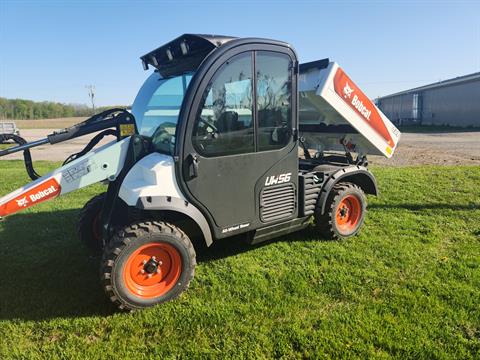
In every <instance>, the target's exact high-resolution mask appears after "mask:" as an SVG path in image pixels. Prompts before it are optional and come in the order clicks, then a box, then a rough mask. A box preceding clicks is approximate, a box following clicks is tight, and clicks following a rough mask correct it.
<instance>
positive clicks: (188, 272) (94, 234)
mask: <svg viewBox="0 0 480 360" xmlns="http://www.w3.org/2000/svg"><path fill="white" fill-rule="evenodd" d="M141 60H142V63H143V67H144V69H145V70H148V69H149V68H153V69H154V71H153V72H152V73H151V74H150V76H149V77H148V78H147V80H146V81H145V83H144V84H143V86H142V87H141V89H140V91H139V93H138V95H137V97H136V99H135V101H134V103H133V106H132V109H131V111H126V110H125V109H112V110H108V111H105V112H102V113H100V114H97V115H95V116H93V117H92V118H90V119H88V120H86V121H84V122H82V123H80V124H77V125H74V126H73V127H70V128H67V129H64V130H61V131H59V132H54V133H52V134H51V135H49V136H48V137H47V138H45V139H43V140H38V141H35V142H31V143H26V142H25V141H24V140H23V139H22V138H19V137H18V136H15V135H12V137H11V139H13V140H14V141H16V142H17V143H18V144H19V145H18V146H16V147H13V148H9V149H6V150H1V151H0V156H3V155H7V154H10V153H13V152H16V151H24V156H25V164H26V168H27V171H28V173H29V175H30V177H31V178H32V179H33V180H34V181H33V182H32V183H31V184H29V185H26V186H25V187H23V188H20V189H18V190H16V191H14V192H12V193H11V194H9V195H6V196H4V197H3V198H1V199H0V216H2V217H4V216H7V215H11V214H13V213H15V212H17V211H20V210H23V209H26V208H28V207H30V206H32V205H35V204H38V203H41V202H44V201H46V200H48V199H51V198H54V197H57V196H59V195H63V194H66V193H69V192H71V191H74V190H77V189H80V188H82V187H85V186H88V185H90V184H94V183H98V182H104V183H105V184H108V189H107V191H106V192H105V193H103V194H100V195H98V196H96V197H94V198H93V199H91V200H90V201H89V202H88V203H87V204H86V205H85V206H84V208H83V210H82V212H81V216H80V220H79V224H78V233H79V236H80V239H81V240H82V241H83V242H84V243H86V244H87V245H88V246H89V247H90V248H91V249H93V250H95V251H97V252H101V253H103V257H102V260H101V281H102V284H103V287H104V289H105V291H106V293H107V296H108V297H109V298H110V300H111V301H112V302H113V303H115V304H116V305H117V306H118V307H119V308H120V309H126V310H131V309H140V308H144V307H147V306H152V305H155V304H158V303H162V302H165V301H167V300H171V299H173V298H175V297H177V296H178V295H179V294H180V293H182V292H183V291H184V290H185V289H186V288H187V287H188V285H189V283H190V281H191V280H192V278H193V276H194V271H195V264H196V260H195V249H194V247H193V245H192V240H194V239H195V240H197V239H199V241H203V242H204V244H205V245H206V246H210V245H211V244H212V243H213V242H214V241H216V240H218V239H223V238H227V237H232V236H237V235H240V234H242V235H243V236H244V237H245V238H246V239H247V240H248V241H249V242H250V243H259V242H261V241H264V240H267V239H271V238H274V237H278V236H280V235H283V234H287V233H291V232H293V231H298V230H300V229H303V228H305V227H307V226H311V223H312V221H311V220H312V218H313V219H314V224H315V226H316V228H317V229H318V232H319V237H320V236H322V237H325V238H337V239H338V238H347V237H350V236H353V235H355V234H356V233H357V232H358V231H359V229H360V227H361V226H362V224H363V222H364V218H365V210H366V197H365V194H373V195H376V194H377V186H376V182H375V179H374V177H373V175H372V174H371V173H370V172H369V170H368V169H367V159H366V155H367V154H376V155H384V156H386V157H391V156H392V155H393V152H394V150H395V148H396V146H397V143H398V140H399V137H400V133H399V131H398V130H397V129H396V128H395V127H394V126H393V124H392V123H391V122H390V121H389V120H388V119H387V118H386V117H385V115H383V114H382V113H381V111H380V110H379V109H378V108H377V107H376V106H375V105H374V104H373V103H372V102H371V101H370V100H369V99H368V98H367V97H366V96H365V95H364V94H363V93H362V92H361V90H360V89H359V88H358V87H357V86H356V85H355V84H354V83H353V82H352V81H351V79H350V78H349V77H348V76H347V75H346V74H345V73H344V72H343V70H342V69H341V68H340V67H339V66H338V65H337V64H336V63H333V62H329V61H328V59H324V60H319V61H314V62H310V63H306V64H299V63H298V60H297V55H296V53H295V51H294V50H293V48H292V47H291V46H290V45H289V44H287V43H284V42H280V41H274V40H267V39H258V38H234V37H227V36H213V35H209V36H207V35H191V34H186V35H182V36H180V37H178V38H177V39H175V40H173V41H171V42H169V43H167V44H165V45H163V46H161V47H159V48H158V49H156V50H154V51H152V52H150V53H148V54H146V55H144V56H142V57H141ZM93 133H95V134H96V135H95V136H94V137H93V138H92V140H91V141H90V142H89V144H88V145H87V146H86V148H85V149H84V150H83V151H81V152H79V153H77V154H73V155H70V156H69V157H68V158H67V160H66V161H65V163H64V165H63V166H62V167H60V168H58V169H56V170H54V171H53V172H51V173H49V174H47V175H45V176H39V175H38V174H37V173H36V172H35V170H34V168H33V166H32V161H31V157H30V152H29V149H30V148H33V147H35V146H38V145H42V144H47V143H49V144H55V143H58V142H61V141H67V140H70V139H73V138H76V137H79V136H83V135H86V134H93ZM107 135H114V136H116V140H115V141H112V142H111V143H108V144H106V145H103V146H100V147H97V148H94V147H95V145H96V144H98V142H99V140H100V139H101V138H102V137H104V136H107Z"/></svg>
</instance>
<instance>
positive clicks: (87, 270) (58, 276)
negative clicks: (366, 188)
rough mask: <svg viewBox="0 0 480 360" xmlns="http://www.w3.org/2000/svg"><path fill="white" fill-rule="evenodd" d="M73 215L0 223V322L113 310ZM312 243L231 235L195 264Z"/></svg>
mask: <svg viewBox="0 0 480 360" xmlns="http://www.w3.org/2000/svg"><path fill="white" fill-rule="evenodd" d="M77 216H78V210H64V211H58V210H57V211H54V212H41V213H33V214H29V213H21V214H17V215H15V216H12V217H9V218H6V219H4V221H3V222H2V227H3V230H2V231H1V232H0V239H1V241H0V320H2V319H3V320H14V319H20V320H36V321H39V320H46V319H51V318H71V317H85V316H107V315H111V314H113V313H115V312H116V309H115V308H114V307H113V305H112V304H111V303H110V301H109V300H108V299H107V298H106V297H105V295H104V292H103V289H102V287H101V285H100V281H99V275H98V269H99V263H100V258H99V257H92V256H90V255H89V254H88V251H87V250H86V248H85V247H84V246H83V245H82V244H80V243H79V241H78V239H77V236H76V234H75V224H76V219H77ZM312 239H315V240H318V234H317V233H316V232H315V231H314V230H312V229H309V228H307V229H305V230H303V231H302V232H300V233H294V234H291V235H286V236H283V237H280V238H277V239H275V240H270V241H266V242H263V243H261V244H258V245H250V244H247V243H246V241H245V240H244V238H242V237H240V236H237V237H233V238H229V239H224V240H221V241H217V242H215V243H214V244H213V245H212V246H211V247H210V248H206V247H205V246H196V249H197V260H198V262H210V261H215V260H219V259H222V258H225V257H229V256H233V255H237V254H241V253H243V252H246V251H250V250H254V249H256V248H258V247H261V246H266V245H268V244H270V243H271V242H273V241H309V240H312Z"/></svg>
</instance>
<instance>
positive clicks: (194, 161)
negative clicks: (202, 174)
mask: <svg viewBox="0 0 480 360" xmlns="http://www.w3.org/2000/svg"><path fill="white" fill-rule="evenodd" d="M189 157H190V161H191V163H190V170H189V176H190V179H193V178H196V177H198V163H199V161H198V155H197V154H195V153H191V154H190V155H189Z"/></svg>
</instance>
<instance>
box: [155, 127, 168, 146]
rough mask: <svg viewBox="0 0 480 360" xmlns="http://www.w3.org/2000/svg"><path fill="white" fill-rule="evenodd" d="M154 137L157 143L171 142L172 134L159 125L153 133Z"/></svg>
mask: <svg viewBox="0 0 480 360" xmlns="http://www.w3.org/2000/svg"><path fill="white" fill-rule="evenodd" d="M152 139H153V140H154V142H155V143H157V144H170V141H171V139H172V135H170V134H169V133H168V131H167V130H165V128H163V127H162V126H159V127H158V128H157V129H156V130H155V132H154V133H153V135H152Z"/></svg>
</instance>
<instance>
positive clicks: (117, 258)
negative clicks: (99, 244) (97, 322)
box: [101, 221, 196, 310]
mask: <svg viewBox="0 0 480 360" xmlns="http://www.w3.org/2000/svg"><path fill="white" fill-rule="evenodd" d="M195 265H196V255H195V250H194V248H193V245H192V243H191V241H190V239H189V238H188V236H187V235H186V234H185V233H184V232H183V231H182V230H180V229H179V228H178V227H176V226H174V225H171V224H168V223H165V222H160V221H148V222H142V223H137V224H133V225H130V226H127V227H125V228H124V229H123V230H121V231H119V232H118V233H117V234H116V235H115V236H114V237H113V238H112V239H111V241H110V242H109V244H108V245H107V247H106V248H105V251H104V254H103V259H102V266H101V281H102V283H103V287H104V289H105V292H106V294H107V296H108V297H109V298H110V300H111V301H112V302H113V303H114V304H115V305H117V306H118V307H119V308H120V309H122V310H136V309H142V308H146V307H150V306H153V305H156V304H160V303H163V302H166V301H169V300H172V299H174V298H176V297H178V296H179V295H180V294H181V293H182V292H184V291H185V290H186V289H187V288H188V286H189V284H190V281H191V280H192V279H193V276H194V274H195Z"/></svg>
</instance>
